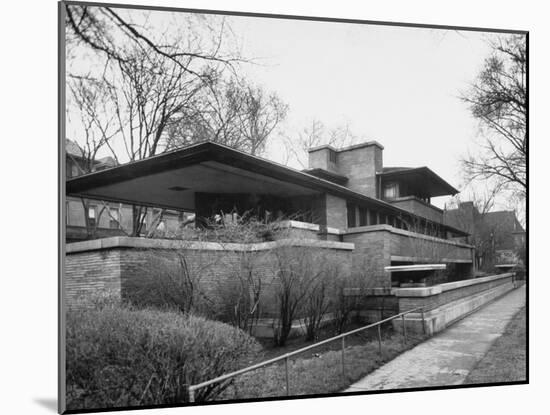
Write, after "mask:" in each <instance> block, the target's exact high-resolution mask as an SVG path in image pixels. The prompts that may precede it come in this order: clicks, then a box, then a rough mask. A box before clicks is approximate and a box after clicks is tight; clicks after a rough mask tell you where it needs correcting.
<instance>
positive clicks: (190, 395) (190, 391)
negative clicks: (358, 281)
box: [187, 307, 426, 402]
mask: <svg viewBox="0 0 550 415" xmlns="http://www.w3.org/2000/svg"><path fill="white" fill-rule="evenodd" d="M418 310H420V311H421V313H422V330H423V332H424V334H426V326H425V322H424V307H417V308H413V309H411V310H407V311H405V312H403V313H399V314H396V315H394V316H391V317H388V318H385V319H383V320H380V321H377V322H376V323H372V324H369V325H368V326H363V327H359V328H357V329H354V330H350V331H347V332H345V333H342V334H339V335H337V336H334V337H331V338H329V339H325V340H322V341H320V342H317V343H314V344H310V345H309V346H305V347H302V348H301V349H298V350H294V351H292V352H289V353H285V354H283V355H281V356H278V357H275V358H273V359H269V360H265V361H263V362H260V363H256V364H255V365H252V366H248V367H245V368H244V369H239V370H236V371H234V372H230V373H227V374H225V375H221V376H218V377H216V378H214V379H210V380H207V381H204V382H201V383H197V384H195V385H189V386H188V387H187V393H188V399H189V402H195V391H196V390H197V389H201V388H204V387H206V386H209V385H212V384H214V383H219V382H223V381H224V380H227V379H231V378H234V377H236V376H239V375H242V374H245V373H247V372H251V371H253V370H256V369H259V368H261V367H264V366H269V365H271V364H274V363H277V362H279V361H281V360H284V361H285V371H286V394H287V396H288V395H289V394H290V388H289V376H288V359H289V358H290V357H292V356H295V355H297V354H300V353H303V352H305V351H308V350H311V349H314V348H316V347H319V346H321V345H323V344H326V343H330V342H333V341H335V340H338V339H342V373H343V374H344V375H345V361H344V349H345V340H344V339H345V338H346V337H347V336H350V335H352V334H355V333H359V332H361V331H364V330H367V329H370V328H373V327H377V326H378V349H379V353H382V333H381V331H380V326H381V325H382V324H384V323H386V322H388V321H392V320H395V319H396V318H399V317H401V319H402V324H403V336H404V337H405V338H406V336H407V331H406V328H405V315H406V314H410V313H413V312H415V311H418Z"/></svg>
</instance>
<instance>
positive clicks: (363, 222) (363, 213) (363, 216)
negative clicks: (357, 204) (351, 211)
mask: <svg viewBox="0 0 550 415" xmlns="http://www.w3.org/2000/svg"><path fill="white" fill-rule="evenodd" d="M367 214H368V211H367V209H366V208H360V209H359V226H367Z"/></svg>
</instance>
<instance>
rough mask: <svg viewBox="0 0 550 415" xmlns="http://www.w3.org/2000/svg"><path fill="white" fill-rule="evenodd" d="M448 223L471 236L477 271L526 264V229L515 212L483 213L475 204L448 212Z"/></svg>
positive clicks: (469, 240) (466, 203)
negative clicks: (474, 249)
mask: <svg viewBox="0 0 550 415" xmlns="http://www.w3.org/2000/svg"><path fill="white" fill-rule="evenodd" d="M444 216H445V222H446V223H447V224H449V225H451V226H454V227H457V228H460V229H463V230H464V231H466V232H468V233H469V236H467V237H466V238H465V242H467V243H471V244H472V245H474V246H475V247H476V262H477V264H476V265H477V268H479V269H484V270H490V269H491V268H492V267H494V266H495V265H502V264H517V263H522V262H523V261H524V254H525V229H523V226H521V223H520V222H519V221H518V219H517V217H516V214H515V212H513V211H498V212H486V213H481V212H479V210H478V209H477V208H476V206H475V205H474V203H473V202H471V201H470V202H462V203H460V205H459V207H458V208H456V209H449V210H446V211H445V215H444Z"/></svg>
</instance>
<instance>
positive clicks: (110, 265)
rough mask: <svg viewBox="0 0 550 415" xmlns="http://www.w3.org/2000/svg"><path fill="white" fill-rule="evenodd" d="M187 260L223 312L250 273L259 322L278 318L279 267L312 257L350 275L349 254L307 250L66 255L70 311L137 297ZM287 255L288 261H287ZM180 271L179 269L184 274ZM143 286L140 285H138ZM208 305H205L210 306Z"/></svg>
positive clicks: (124, 249) (315, 248)
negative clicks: (103, 296) (89, 302)
mask: <svg viewBox="0 0 550 415" xmlns="http://www.w3.org/2000/svg"><path fill="white" fill-rule="evenodd" d="M178 255H181V256H182V257H183V258H185V261H186V263H187V265H188V269H189V270H190V271H191V272H190V273H191V275H193V276H194V279H195V281H194V282H195V283H196V286H197V287H199V288H198V289H199V290H200V292H201V294H202V295H201V297H203V298H206V299H208V301H207V303H209V304H211V305H212V307H216V308H218V309H219V307H220V306H221V307H222V308H223V305H224V304H225V303H227V302H228V301H227V300H228V299H229V297H230V296H231V295H232V293H233V292H234V290H235V289H238V284H240V280H239V273H241V275H242V270H243V268H246V269H250V270H251V271H252V273H253V275H254V278H255V279H256V280H260V281H261V284H262V290H261V296H262V297H261V300H260V304H261V310H260V317H261V318H268V317H274V316H275V315H276V311H277V308H276V303H275V302H276V299H277V284H278V282H277V275H276V273H277V271H278V265H277V261H279V260H283V261H284V260H285V259H286V258H289V257H290V256H293V257H294V258H295V257H304V256H307V255H312V256H313V258H314V260H313V261H312V263H314V264H317V266H318V267H323V266H326V264H327V263H331V264H338V266H339V268H338V277H339V278H346V277H347V276H349V274H350V272H351V267H350V264H351V255H352V254H351V251H350V250H348V249H330V248H319V247H318V246H315V245H312V246H310V247H307V246H300V247H296V246H287V247H285V246H281V247H279V248H275V249H267V250H256V251H252V252H250V251H234V250H211V249H210V250H209V249H186V248H185V247H183V248H180V249H139V248H128V247H122V246H118V247H117V246H113V247H109V248H105V249H97V250H92V251H80V252H72V253H68V254H67V256H66V272H65V278H64V280H65V289H66V290H65V292H66V296H67V303H68V306H69V307H71V306H75V305H77V304H79V302H80V303H82V302H85V301H86V299H87V298H91V297H92V296H93V295H97V294H98V293H106V292H109V293H110V294H114V295H115V296H120V298H121V299H131V298H132V296H133V295H136V291H135V290H136V284H135V282H136V281H140V279H141V278H155V274H157V275H158V272H159V270H162V269H172V270H173V269H176V270H178V268H177V267H178V264H179V257H178ZM285 255H287V257H285ZM180 271H181V269H180ZM137 286H139V284H138V285H137ZM207 305H208V304H206V306H207Z"/></svg>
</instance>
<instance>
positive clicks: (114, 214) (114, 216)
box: [109, 207, 120, 229]
mask: <svg viewBox="0 0 550 415" xmlns="http://www.w3.org/2000/svg"><path fill="white" fill-rule="evenodd" d="M119 221H120V211H119V209H118V208H113V207H110V208H109V228H111V229H118V224H119Z"/></svg>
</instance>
